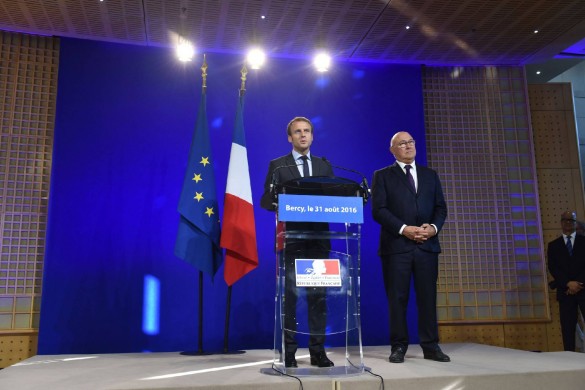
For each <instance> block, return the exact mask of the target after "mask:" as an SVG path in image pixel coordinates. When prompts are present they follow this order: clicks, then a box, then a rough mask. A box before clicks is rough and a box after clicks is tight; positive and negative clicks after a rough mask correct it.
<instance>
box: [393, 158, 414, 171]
mask: <svg viewBox="0 0 585 390" xmlns="http://www.w3.org/2000/svg"><path fill="white" fill-rule="evenodd" d="M396 162H397V163H398V165H399V166H400V168H402V170H403V171H404V169H405V168H404V166H405V165H407V164H406V163H403V162H402V161H398V160H396ZM408 165H410V166H411V167H412V169H414V170H416V163H415V162H414V161H413V162H412V163H410V164H408Z"/></svg>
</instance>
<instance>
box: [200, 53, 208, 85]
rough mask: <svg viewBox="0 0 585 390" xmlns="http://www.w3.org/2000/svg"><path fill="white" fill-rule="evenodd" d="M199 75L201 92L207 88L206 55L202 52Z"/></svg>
mask: <svg viewBox="0 0 585 390" xmlns="http://www.w3.org/2000/svg"><path fill="white" fill-rule="evenodd" d="M201 77H202V78H203V85H202V87H201V88H202V89H203V92H205V91H206V90H207V57H206V56H205V54H203V65H201Z"/></svg>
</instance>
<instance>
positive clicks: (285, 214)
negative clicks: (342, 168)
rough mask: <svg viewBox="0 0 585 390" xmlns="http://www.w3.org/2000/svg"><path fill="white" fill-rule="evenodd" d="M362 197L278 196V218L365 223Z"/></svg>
mask: <svg viewBox="0 0 585 390" xmlns="http://www.w3.org/2000/svg"><path fill="white" fill-rule="evenodd" d="M363 208H364V202H363V199H362V198H357V197H348V196H323V195H290V194H280V195H279V196H278V220H279V221H281V222H341V223H364V210H363Z"/></svg>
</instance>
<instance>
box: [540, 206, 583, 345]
mask: <svg viewBox="0 0 585 390" xmlns="http://www.w3.org/2000/svg"><path fill="white" fill-rule="evenodd" d="M561 228H562V230H563V235H562V236H560V237H559V238H557V239H556V240H553V241H551V242H550V243H549V244H548V250H547V257H548V270H549V271H550V273H551V274H552V276H553V277H554V278H555V284H556V289H557V301H558V302H559V314H560V317H561V332H562V334H563V347H564V349H565V351H575V331H576V326H577V310H578V309H580V310H581V313H582V314H584V315H585V292H584V291H583V283H585V237H583V236H581V235H579V234H576V229H577V213H576V212H574V211H565V212H564V213H563V214H561Z"/></svg>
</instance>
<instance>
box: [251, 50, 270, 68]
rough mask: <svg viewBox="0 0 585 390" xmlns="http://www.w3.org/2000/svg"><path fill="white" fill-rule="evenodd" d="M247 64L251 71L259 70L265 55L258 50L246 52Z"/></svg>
mask: <svg viewBox="0 0 585 390" xmlns="http://www.w3.org/2000/svg"><path fill="white" fill-rule="evenodd" d="M247 60H248V64H249V65H250V68H252V69H260V68H261V67H262V65H264V61H266V54H264V52H263V51H262V50H260V49H252V50H250V51H249V52H248V57H247Z"/></svg>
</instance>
